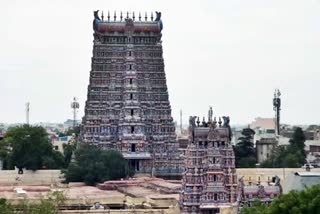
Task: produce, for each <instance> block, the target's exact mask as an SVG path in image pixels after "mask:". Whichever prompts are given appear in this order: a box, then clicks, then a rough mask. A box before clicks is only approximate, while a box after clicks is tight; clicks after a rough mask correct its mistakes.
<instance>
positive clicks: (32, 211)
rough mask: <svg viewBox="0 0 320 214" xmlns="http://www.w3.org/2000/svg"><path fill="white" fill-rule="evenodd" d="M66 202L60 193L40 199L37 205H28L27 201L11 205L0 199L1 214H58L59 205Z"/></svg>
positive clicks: (53, 193) (50, 194)
mask: <svg viewBox="0 0 320 214" xmlns="http://www.w3.org/2000/svg"><path fill="white" fill-rule="evenodd" d="M65 200H66V197H65V195H64V194H63V193H62V192H52V193H49V194H48V195H47V196H46V198H41V199H40V201H39V203H30V201H28V200H26V199H25V200H22V201H20V202H19V203H18V204H14V205H13V204H11V203H9V202H8V201H7V200H6V199H4V198H0V213H1V214H14V213H23V214H44V213H45V214H58V213H59V205H61V204H63V203H64V202H65Z"/></svg>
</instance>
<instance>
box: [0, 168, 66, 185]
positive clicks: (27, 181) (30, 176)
mask: <svg viewBox="0 0 320 214" xmlns="http://www.w3.org/2000/svg"><path fill="white" fill-rule="evenodd" d="M62 181H63V175H62V174H61V171H60V170H37V171H32V170H24V171H23V174H18V170H0V186H4V185H45V186H46V185H59V184H61V182H62Z"/></svg>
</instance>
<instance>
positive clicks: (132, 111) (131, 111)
mask: <svg viewBox="0 0 320 214" xmlns="http://www.w3.org/2000/svg"><path fill="white" fill-rule="evenodd" d="M130 113H131V116H133V114H134V110H133V109H131V110H130ZM131 128H132V127H131Z"/></svg>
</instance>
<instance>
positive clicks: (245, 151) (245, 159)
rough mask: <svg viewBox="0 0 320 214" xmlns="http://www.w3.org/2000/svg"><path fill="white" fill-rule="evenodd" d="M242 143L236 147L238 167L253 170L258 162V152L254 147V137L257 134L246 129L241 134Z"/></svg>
mask: <svg viewBox="0 0 320 214" xmlns="http://www.w3.org/2000/svg"><path fill="white" fill-rule="evenodd" d="M241 134H242V137H240V138H239V140H240V142H239V143H237V145H235V146H234V153H235V157H236V167H239V168H251V167H255V164H256V162H257V159H256V151H255V148H254V145H253V136H254V134H255V132H254V131H253V130H252V129H250V128H245V129H243V130H242V132H241Z"/></svg>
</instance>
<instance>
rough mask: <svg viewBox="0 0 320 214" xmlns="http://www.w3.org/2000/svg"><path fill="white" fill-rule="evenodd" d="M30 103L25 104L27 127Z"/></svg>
mask: <svg viewBox="0 0 320 214" xmlns="http://www.w3.org/2000/svg"><path fill="white" fill-rule="evenodd" d="M29 113H30V103H29V102H27V103H26V124H27V125H29Z"/></svg>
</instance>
